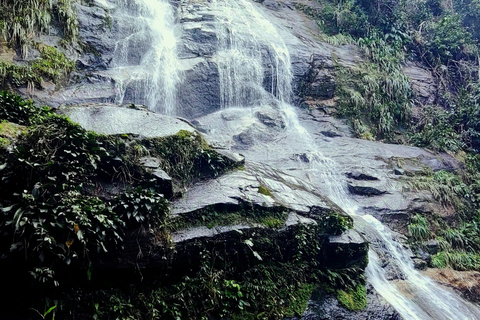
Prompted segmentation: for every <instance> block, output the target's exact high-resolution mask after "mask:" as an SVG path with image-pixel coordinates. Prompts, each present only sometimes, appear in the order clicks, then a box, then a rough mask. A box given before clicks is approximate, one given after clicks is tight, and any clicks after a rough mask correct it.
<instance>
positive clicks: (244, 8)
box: [211, 0, 292, 108]
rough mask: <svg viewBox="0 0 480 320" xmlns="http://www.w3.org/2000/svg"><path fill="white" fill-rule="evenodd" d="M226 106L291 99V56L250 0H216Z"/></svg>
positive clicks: (214, 7)
mask: <svg viewBox="0 0 480 320" xmlns="http://www.w3.org/2000/svg"><path fill="white" fill-rule="evenodd" d="M211 9H212V13H213V14H214V15H215V21H216V23H215V28H216V33H217V38H218V49H217V53H216V55H215V61H216V63H217V66H218V70H219V76H220V101H221V105H222V107H223V108H228V107H246V106H255V105H261V104H263V103H268V100H269V99H270V98H271V97H272V96H273V97H276V98H277V99H279V100H281V101H289V99H290V96H291V92H292V88H291V79H292V75H291V70H290V55H289V54H288V49H287V47H286V46H285V43H284V42H283V40H282V38H281V37H280V36H279V34H278V33H277V32H276V30H275V28H274V26H273V25H272V24H271V23H270V22H269V21H268V19H266V18H265V17H264V16H263V15H262V14H261V13H260V12H259V11H258V10H257V9H256V8H255V4H254V3H252V2H251V1H248V0H214V2H213V5H212V7H211Z"/></svg>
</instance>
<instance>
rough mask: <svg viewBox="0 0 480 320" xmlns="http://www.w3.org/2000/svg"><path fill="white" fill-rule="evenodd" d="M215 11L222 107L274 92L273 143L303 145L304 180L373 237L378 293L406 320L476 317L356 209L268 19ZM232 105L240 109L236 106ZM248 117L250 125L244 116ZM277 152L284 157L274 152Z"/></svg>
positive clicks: (256, 101) (241, 3)
mask: <svg viewBox="0 0 480 320" xmlns="http://www.w3.org/2000/svg"><path fill="white" fill-rule="evenodd" d="M212 10H213V12H214V14H215V16H216V20H217V26H216V28H217V36H218V39H219V49H218V53H217V56H216V62H217V65H218V68H219V76H220V85H221V101H222V106H223V107H225V108H232V107H254V106H261V105H268V104H272V96H273V97H275V98H276V99H275V102H274V103H273V104H274V105H276V106H277V108H278V109H279V110H280V111H281V113H282V114H283V118H284V122H285V132H284V135H283V137H280V138H278V139H277V141H278V140H281V139H289V141H291V146H292V150H293V149H295V150H303V152H304V154H305V155H306V157H307V158H308V159H307V161H306V162H308V163H309V168H308V170H307V172H306V173H305V177H304V178H305V179H308V180H309V182H310V184H312V185H315V186H318V188H322V192H323V193H324V194H326V195H328V197H329V198H330V199H331V200H332V201H333V202H335V203H336V204H337V205H339V206H340V207H341V208H342V209H344V210H345V211H346V212H347V213H349V214H350V215H351V216H352V217H353V218H354V220H355V225H356V230H357V231H359V232H360V233H362V234H364V235H365V236H366V237H367V239H368V240H369V242H370V243H371V250H370V253H369V259H370V262H369V266H368V268H367V277H368V280H369V282H370V283H371V284H372V285H373V287H374V288H375V289H376V291H377V292H378V293H379V294H380V295H382V296H383V297H384V298H385V299H386V300H387V301H388V302H389V303H390V304H391V305H392V306H393V307H394V308H395V309H396V310H397V312H398V313H399V314H400V315H401V316H402V317H403V318H404V319H422V320H426V319H435V320H437V319H439V320H443V319H445V320H446V319H480V310H479V309H478V308H477V307H476V306H474V305H473V304H471V303H469V302H467V301H465V300H463V299H461V298H459V297H458V296H456V295H455V294H454V293H453V292H450V291H449V290H447V289H445V288H444V287H441V286H440V285H438V284H436V283H435V282H434V281H432V280H431V279H429V278H428V277H426V276H423V275H421V274H420V273H419V272H418V271H417V270H415V269H414V267H413V263H412V262H411V259H410V254H409V252H408V250H406V249H404V248H403V247H402V246H401V245H400V244H398V243H397V242H395V241H394V240H393V236H392V233H391V232H390V230H388V228H387V227H385V226H384V225H382V224H381V223H380V222H379V221H378V220H377V219H375V218H374V217H372V216H370V215H363V214H362V213H361V212H360V210H358V208H357V206H356V205H355V203H354V201H353V200H352V199H351V198H350V196H349V195H348V193H347V190H346V181H345V178H344V177H343V175H342V174H336V173H338V172H341V171H340V170H338V169H337V168H336V164H335V163H334V162H333V161H332V160H331V159H329V158H327V157H325V156H324V155H323V154H322V153H321V152H320V149H319V148H318V146H316V143H315V141H314V139H313V138H312V137H311V136H310V134H309V133H308V131H307V130H306V129H305V128H304V127H302V126H301V124H300V122H299V119H298V116H297V114H296V112H295V110H294V108H293V107H292V106H291V105H290V104H288V102H289V97H290V94H291V86H290V83H291V81H292V75H291V72H290V57H289V53H288V50H287V48H286V45H285V44H284V42H283V41H282V39H281V37H280V36H279V35H278V33H277V32H276V30H275V28H274V27H273V25H272V24H271V23H270V22H269V20H268V18H267V17H264V16H263V15H262V14H260V12H259V11H258V10H257V9H256V8H255V5H254V4H252V3H250V2H248V1H246V0H225V1H223V0H222V1H220V0H218V1H216V2H215V5H214V6H213V9H212ZM266 72H267V73H268V72H271V73H270V74H271V82H270V85H268V81H265V76H264V73H266ZM236 111H237V113H238V114H241V111H239V110H238V109H237V110H236ZM255 112H258V107H257V108H252V109H251V112H250V115H252V114H253V113H255ZM246 117H247V118H248V115H247V116H246ZM240 118H241V116H239V119H240ZM245 123H249V120H247V121H245ZM285 144H286V143H285ZM299 144H300V146H299ZM265 150H267V151H265ZM292 150H288V151H287V153H288V152H291V151H292ZM305 151H307V152H305ZM242 152H243V153H247V154H248V152H251V153H256V156H257V158H258V154H259V153H262V152H263V153H264V154H265V152H266V155H264V157H265V159H264V160H266V161H267V162H270V163H272V162H275V159H272V157H271V155H268V147H266V146H261V147H257V148H255V147H253V148H251V149H250V150H249V151H243V150H242ZM284 152H285V151H284ZM275 156H276V157H281V156H282V155H280V154H278V153H277V154H276V155H275ZM380 256H384V257H386V258H387V259H389V261H390V263H391V264H393V265H395V267H396V268H397V270H396V272H397V273H398V274H399V278H401V279H402V280H401V281H397V283H399V284H401V287H399V286H397V285H396V284H395V283H392V281H389V280H388V277H387V275H386V271H385V270H384V269H383V268H382V266H381V259H380Z"/></svg>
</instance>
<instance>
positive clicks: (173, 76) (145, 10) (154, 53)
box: [109, 0, 180, 115]
mask: <svg viewBox="0 0 480 320" xmlns="http://www.w3.org/2000/svg"><path fill="white" fill-rule="evenodd" d="M117 11H118V12H116V15H115V16H116V19H118V25H119V28H121V29H122V30H124V32H122V34H124V35H126V36H125V37H124V38H122V39H119V40H118V41H117V43H116V45H115V53H114V57H113V60H112V62H111V69H110V70H109V72H112V73H113V77H114V79H115V83H116V99H115V103H117V104H122V103H124V102H133V103H138V104H144V105H146V106H147V107H148V108H150V109H151V110H153V111H156V112H160V113H163V114H168V115H173V114H175V107H176V95H177V86H178V84H179V82H180V73H179V62H178V59H177V54H176V46H177V41H176V36H175V24H174V9H173V7H172V6H171V5H170V4H169V3H168V1H166V0H134V1H124V2H123V3H121V4H120V8H119V9H117Z"/></svg>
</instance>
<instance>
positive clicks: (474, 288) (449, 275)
mask: <svg viewBox="0 0 480 320" xmlns="http://www.w3.org/2000/svg"><path fill="white" fill-rule="evenodd" d="M424 273H425V274H426V275H428V276H429V277H431V278H432V279H434V280H435V281H437V282H439V283H441V284H444V285H446V286H448V287H450V288H453V289H454V290H456V291H457V292H460V294H461V295H462V296H463V297H464V298H466V299H468V300H470V301H472V302H474V303H477V304H478V303H480V272H478V271H455V270H451V269H427V270H426V271H424Z"/></svg>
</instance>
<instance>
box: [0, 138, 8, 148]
mask: <svg viewBox="0 0 480 320" xmlns="http://www.w3.org/2000/svg"><path fill="white" fill-rule="evenodd" d="M9 145H10V140H9V139H7V138H3V137H0V149H5V148H6V147H8V146H9Z"/></svg>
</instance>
